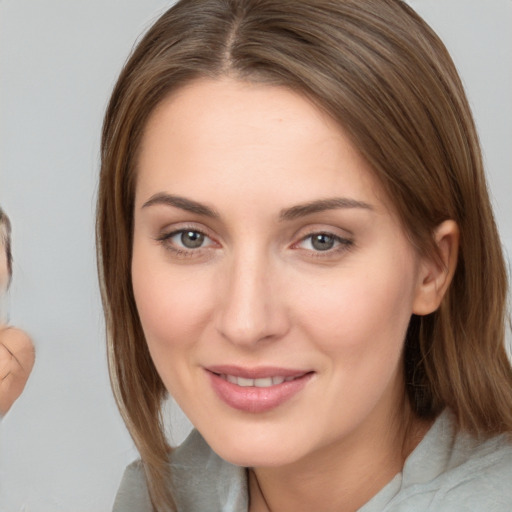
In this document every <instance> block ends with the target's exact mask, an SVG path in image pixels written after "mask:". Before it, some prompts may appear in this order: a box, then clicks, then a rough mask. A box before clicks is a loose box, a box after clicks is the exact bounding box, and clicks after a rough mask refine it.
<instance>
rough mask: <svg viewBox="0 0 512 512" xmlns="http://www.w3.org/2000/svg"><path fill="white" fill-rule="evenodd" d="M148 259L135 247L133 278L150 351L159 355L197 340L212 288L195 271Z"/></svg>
mask: <svg viewBox="0 0 512 512" xmlns="http://www.w3.org/2000/svg"><path fill="white" fill-rule="evenodd" d="M151 259H152V258H151V256H149V255H148V256H147V257H144V251H143V250H140V251H138V250H136V248H134V254H133V262H132V281H133V291H134V296H135V302H136V305H137V310H138V312H139V316H140V320H141V323H142V327H143V329H144V333H145V335H146V340H147V343H148V346H149V349H150V352H151V354H152V355H154V356H158V354H160V353H162V352H167V351H174V350H179V349H180V348H182V347H186V346H188V345H190V344H193V343H194V342H195V341H197V339H198V332H199V331H200V330H201V326H204V325H205V324H206V323H207V322H208V318H209V316H210V308H211V305H212V296H213V293H214V290H212V287H211V286H209V285H208V282H209V281H207V280H205V276H203V275H201V273H200V272H198V271H192V270H191V269H186V268H179V267H178V268H176V267H175V266H174V267H173V266H171V265H168V264H166V262H165V261H161V260H162V258H160V261H158V260H156V261H154V258H153V261H151ZM155 363H157V361H155Z"/></svg>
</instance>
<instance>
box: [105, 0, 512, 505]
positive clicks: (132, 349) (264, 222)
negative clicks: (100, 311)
mask: <svg viewBox="0 0 512 512" xmlns="http://www.w3.org/2000/svg"><path fill="white" fill-rule="evenodd" d="M97 235H98V255H99V271H100V281H101V285H102V293H103V301H104V308H105V314H106V320H107V329H108V348H109V362H110V369H111V379H112V385H113V389H114V393H115V395H116V399H117V402H118V405H119V408H120V410H121V413H122V415H123V417H124V419H125V422H126V424H127V426H128V428H129V430H130V433H131V435H132V437H133V439H134V441H135V443H136V445H137V448H138V449H139V452H140V454H141V459H142V461H141V462H138V463H136V464H134V465H132V466H131V467H129V468H128V470H127V472H126V473H125V476H124V479H123V482H122V484H121V489H120V491H119V493H118V496H117V498H116V503H115V506H114V509H115V510H119V511H121V510H123V511H127V510H151V509H155V510H173V509H175V510H186V511H193V510H197V511H204V510H225V511H247V510H249V511H250V512H260V511H269V510H271V511H273V512H275V511H284V510H294V511H300V510H308V511H309V510H322V511H331V510H333V511H334V510H336V511H340V510H343V511H355V510H360V511H364V512H376V511H381V510H390V511H391V510H393V511H398V510H435V511H439V510H446V511H448V510H449V511H453V510H488V509H492V510H503V511H505V510H508V509H509V508H510V502H511V500H512V495H511V492H510V490H509V486H508V484H506V482H508V481H510V478H511V477H512V447H511V444H510V432H511V431H512V371H511V367H510V363H509V360H508V358H507V355H506V352H505V348H504V331H505V302H506V294H507V285H506V273H505V266H504V261H503V256H502V253H501V248H500V242H499V237H498V234H497V230H496V226H495V222H494V219H493V215H492V211H491V207H490V204H489V198H488V194H487V190H486V184H485V177H484V174H483V169H482V159H481V155H480V150H479V146H478V139H477V135H476V132H475V128H474V124H473V121H472V118H471V114H470V111H469V107H468V104H467V100H466V97H465V95H464V91H463V88H462V86H461V83H460V80H459V78H458V75H457V73H456V71H455V68H454V66H453V63H452V61H451V59H450V57H449V55H448V54H447V51H446V49H445V48H444V46H443V44H442V43H441V42H440V41H439V39H438V38H437V36H436V35H435V34H434V33H433V32H432V31H431V29H430V28H429V27H428V26H427V25H426V24H425V23H424V22H423V21H422V20H421V19H420V18H419V17H418V16H417V15H416V14H415V13H414V11H413V10H412V9H411V8H410V7H408V6H407V5H406V4H404V3H402V2H401V1H399V0H363V1H361V0H357V1H356V0H338V1H332V0H325V1H323V0H314V1H313V0H301V1H282V0H279V1H278V0H275V1H272V0H188V1H187V0H185V1H181V2H178V3H177V4H176V5H175V6H174V7H172V8H171V9H170V10H169V11H168V12H167V13H165V14H164V15H163V16H162V17H161V18H160V19H159V20H158V21H157V22H156V23H155V24H154V26H153V27H152V28H151V29H150V30H149V32H148V33H147V34H146V36H145V37H144V38H143V39H142V40H141V42H140V43H139V45H138V46H137V48H136V49H135V51H134V53H133V55H132V56H131V58H130V59H129V61H128V62H127V64H126V66H125V68H124V70H123V72H122V73H121V76H120V78H119V80H118V83H117V85H116V87H115V89H114V92H113V95H112V98H111V102H110V105H109V107H108V110H107V113H106V117H105V123H104V131H103V142H102V170H101V178H100V190H99V201H98V223H97ZM167 393H170V394H171V395H172V396H173V397H174V398H175V399H176V400H177V401H178V403H179V404H180V406H181V407H182V409H183V410H184V411H185V413H186V414H187V416H188V417H189V418H190V420H191V421H192V423H193V424H194V426H195V427H196V429H197V430H196V431H194V432H193V433H192V434H191V436H190V437H189V438H188V440H187V441H186V442H185V443H184V444H183V445H182V446H181V447H179V448H177V449H174V450H171V449H170V448H169V446H168V444H167V442H166V439H165V436H164V432H163V428H162V419H161V415H160V408H161V404H162V401H163V400H164V398H165V397H166V395H167Z"/></svg>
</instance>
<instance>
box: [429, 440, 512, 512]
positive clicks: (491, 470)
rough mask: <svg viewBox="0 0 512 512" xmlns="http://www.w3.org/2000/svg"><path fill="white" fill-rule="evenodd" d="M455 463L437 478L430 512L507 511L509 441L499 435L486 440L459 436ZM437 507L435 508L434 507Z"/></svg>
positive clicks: (511, 495) (511, 504)
mask: <svg viewBox="0 0 512 512" xmlns="http://www.w3.org/2000/svg"><path fill="white" fill-rule="evenodd" d="M459 437H462V440H461V441H460V442H459V444H460V445H461V448H462V451H464V448H466V449H467V452H466V453H465V454H464V453H463V454H459V460H457V461H456V464H455V465H454V466H453V467H451V468H449V469H448V470H447V471H446V473H444V474H443V475H442V476H440V478H439V479H440V482H439V488H438V490H437V492H436V494H435V498H434V500H433V504H432V505H433V507H434V508H432V510H440V511H442V510H446V511H452V510H455V511H460V512H466V511H467V512H470V511H475V510H485V511H486V512H510V510H511V508H512V442H511V439H510V437H509V436H507V435H501V436H496V437H492V438H490V439H487V440H483V441H478V440H475V439H469V436H465V435H460V436H459ZM436 504H437V505H436Z"/></svg>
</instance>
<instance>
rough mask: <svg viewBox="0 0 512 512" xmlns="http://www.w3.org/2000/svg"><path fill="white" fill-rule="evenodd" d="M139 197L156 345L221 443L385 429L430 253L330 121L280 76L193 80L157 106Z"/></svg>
mask: <svg viewBox="0 0 512 512" xmlns="http://www.w3.org/2000/svg"><path fill="white" fill-rule="evenodd" d="M134 215H135V228H134V243H133V262H132V277H133V289H134V294H135V300H136V303H137V308H138V311H139V314H140V319H141V322H142V326H143V328H144V332H145V335H146V339H147V343H148V346H149V350H150V352H151V356H152V358H153V360H154V363H155V365H156V368H157V370H158V372H159V374H160V376H161V378H162V381H163V382H164V384H165V386H166V388H167V389H168V390H169V392H170V393H171V394H172V395H173V396H174V397H175V399H176V400H177V402H178V403H179V404H180V406H181V407H182V408H183V410H184V411H185V413H186V414H187V416H188V417H189V418H190V420H191V421H192V423H193V424H194V425H195V426H196V427H197V429H198V430H199V431H200V432H201V433H202V434H203V436H204V437H205V439H206V440H207V442H208V443H209V444H210V446H211V447H212V448H213V449H214V450H215V451H216V452H217V453H218V454H219V455H220V456H222V457H223V458H225V459H227V460H229V461H231V462H233V463H236V464H240V465H245V466H256V467H257V466H272V465H274V466H275V465H284V464H288V463H292V462H294V461H298V460H301V459H302V460H303V459H304V458H305V457H315V456H316V455H319V454H321V453H327V454H337V453H338V451H339V450H344V451H345V453H346V450H347V448H348V447H350V449H354V448H355V447H357V446H359V445H361V446H362V445H363V444H364V443H366V444H367V446H370V445H371V444H372V443H377V442H379V439H380V437H382V435H384V434H386V433H387V432H389V428H390V425H391V424H392V422H393V420H394V419H395V415H396V413H397V412H399V409H400V407H401V406H400V405H399V404H402V403H403V402H402V397H403V392H404V390H403V382H402V380H403V378H402V364H401V363H402V361H401V359H402V347H403V341H404V336H405V332H406V329H407V326H408V323H409V319H410V316H411V313H413V312H414V310H415V307H416V303H417V301H418V300H420V295H421V283H422V261H421V259H420V258H419V256H418V255H417V254H416V252H415V251H414V250H413V248H412V247H411V245H410V243H409V242H408V240H407V238H406V235H405V234H404V231H403V229H402V227H401V225H400V223H399V222H398V220H397V218H396V217H395V215H394V213H393V211H392V208H391V207H390V204H389V203H388V202H387V200H386V198H385V197H384V195H383V193H382V191H381V189H380V187H379V184H378V183H377V182H376V180H375V179H374V177H373V176H372V173H371V171H370V169H369V166H368V165H367V163H366V162H365V160H364V159H363V158H362V157H361V156H360V155H359V154H358V152H357V151H356V150H355V149H354V147H353V146H352V144H351V142H350V141H349V139H348V138H347V137H346V136H345V135H344V133H343V131H342V130H341V129H340V128H339V127H338V125H337V124H336V123H335V122H334V121H332V120H331V119H330V118H329V117H328V116H326V115H325V114H323V113H322V112H321V111H319V110H318V109H317V108H316V107H315V106H313V105H312V103H310V102H309V101H308V100H306V99H305V98H304V97H302V96H300V95H298V94H296V93H294V92H291V91H290V90H288V89H286V88H281V87H274V86H269V85H255V84H249V83H242V82H238V81H233V80H228V79H225V80H219V81H206V80H204V81H196V82H194V83H192V84H190V85H189V86H187V87H185V88H183V89H181V90H179V91H178V92H177V93H175V94H174V95H172V96H171V97H169V98H168V99H166V100H165V101H164V102H163V103H162V104H161V105H160V106H159V107H158V109H157V110H156V111H155V112H154V114H153V115H152V117H151V118H150V120H149V123H148V125H147V128H146V130H145V134H144V137H143V142H142V146H141V152H140V155H139V160H138V178H137V185H136V204H135V214H134ZM379 436H380V437H379Z"/></svg>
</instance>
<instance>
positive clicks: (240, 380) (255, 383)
mask: <svg viewBox="0 0 512 512" xmlns="http://www.w3.org/2000/svg"><path fill="white" fill-rule="evenodd" d="M215 375H218V376H219V377H220V378H221V379H224V380H225V381H227V382H229V383H231V384H235V385H237V386H240V387H242V388H249V387H254V388H270V387H271V386H278V385H279V384H282V383H283V382H291V381H292V380H295V379H300V378H301V377H303V376H304V375H297V376H295V377H284V376H282V375H280V376H275V377H264V378H259V379H248V378H245V377H237V376H236V375H229V374H225V373H216V374H215Z"/></svg>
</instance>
